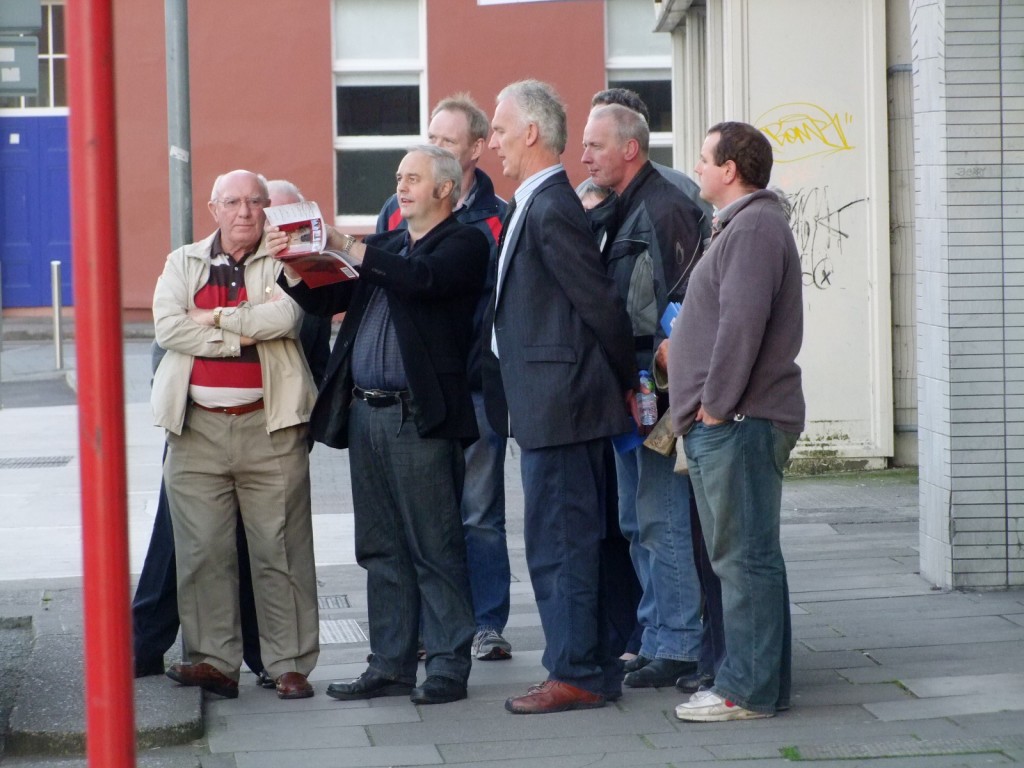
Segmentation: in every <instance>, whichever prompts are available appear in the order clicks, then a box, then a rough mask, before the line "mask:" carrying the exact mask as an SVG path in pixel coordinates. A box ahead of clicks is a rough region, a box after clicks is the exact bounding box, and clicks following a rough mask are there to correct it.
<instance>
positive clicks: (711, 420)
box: [693, 405, 725, 427]
mask: <svg viewBox="0 0 1024 768" xmlns="http://www.w3.org/2000/svg"><path fill="white" fill-rule="evenodd" d="M693 420H694V421H703V422H704V423H705V424H707V425H708V426H709V427H717V426H718V425H719V424H725V419H716V418H715V417H714V416H712V415H711V414H710V413H708V412H707V411H705V410H704V406H703V405H701V406H698V407H697V415H696V416H695V417H694V419H693Z"/></svg>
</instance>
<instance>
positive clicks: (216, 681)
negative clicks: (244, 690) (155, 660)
mask: <svg viewBox="0 0 1024 768" xmlns="http://www.w3.org/2000/svg"><path fill="white" fill-rule="evenodd" d="M167 676H168V677H169V678H171V680H173V681H174V682H176V683H178V684H180V685H185V686H198V687H200V688H202V689H203V690H204V691H209V692H210V693H215V694H217V695H218V696H223V697H224V698H225V699H237V698H238V681H237V680H232V679H231V678H230V677H228V676H227V675H225V674H224V673H223V672H221V671H220V670H219V669H217V668H216V667H214V666H213V665H212V664H207V663H206V662H205V661H203V662H200V663H199V664H174V665H172V666H171V668H170V669H168V670H167Z"/></svg>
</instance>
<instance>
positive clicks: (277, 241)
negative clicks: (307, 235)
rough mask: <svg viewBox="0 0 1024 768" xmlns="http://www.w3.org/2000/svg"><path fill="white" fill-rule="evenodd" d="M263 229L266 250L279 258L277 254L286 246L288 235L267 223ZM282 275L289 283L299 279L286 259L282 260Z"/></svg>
mask: <svg viewBox="0 0 1024 768" xmlns="http://www.w3.org/2000/svg"><path fill="white" fill-rule="evenodd" d="M263 231H264V232H265V233H266V244H267V250H268V251H270V255H271V256H273V257H274V258H275V259H280V256H278V254H279V253H281V251H283V250H284V249H285V248H287V247H288V235H287V234H286V233H284V232H282V231H281V228H280V227H273V226H271V225H269V224H268V225H267V226H266V227H264V228H263ZM284 276H285V277H286V278H287V279H288V281H289V282H291V283H294V282H296V281H298V280H301V278H300V277H299V273H298V272H296V271H295V270H294V269H292V268H291V267H289V266H288V262H287V261H285V262H284Z"/></svg>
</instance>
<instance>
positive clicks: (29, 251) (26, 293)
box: [0, 115, 72, 308]
mask: <svg viewBox="0 0 1024 768" xmlns="http://www.w3.org/2000/svg"><path fill="white" fill-rule="evenodd" d="M68 200H69V195H68V119H67V116H66V115H47V116H31V117H30V116H25V117H9V116H6V115H5V116H3V117H0V265H2V272H0V281H2V286H0V287H2V290H3V306H4V307H5V308H7V307H42V306H49V305H50V303H51V295H52V294H51V291H52V289H51V286H50V262H51V261H59V262H61V278H62V279H61V282H62V283H63V285H62V287H61V293H62V297H63V303H64V305H65V306H70V305H71V304H72V294H71V234H70V233H71V226H70V207H69V205H68Z"/></svg>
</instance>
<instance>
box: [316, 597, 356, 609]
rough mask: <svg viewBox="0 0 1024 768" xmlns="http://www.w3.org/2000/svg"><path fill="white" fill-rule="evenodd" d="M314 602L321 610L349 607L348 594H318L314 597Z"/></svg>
mask: <svg viewBox="0 0 1024 768" xmlns="http://www.w3.org/2000/svg"><path fill="white" fill-rule="evenodd" d="M316 604H317V605H318V606H320V610H321V611H331V610H335V609H337V608H351V607H352V606H351V605H349V602H348V595H320V596H319V597H317V599H316Z"/></svg>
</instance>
